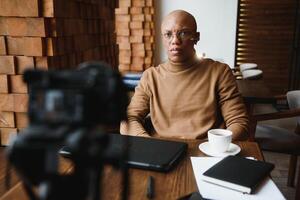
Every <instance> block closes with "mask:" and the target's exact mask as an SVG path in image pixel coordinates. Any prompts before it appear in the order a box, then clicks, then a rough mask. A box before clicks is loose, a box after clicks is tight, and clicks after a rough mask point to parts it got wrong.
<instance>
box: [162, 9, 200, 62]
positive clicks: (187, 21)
mask: <svg viewBox="0 0 300 200" xmlns="http://www.w3.org/2000/svg"><path fill="white" fill-rule="evenodd" d="M161 33H162V36H163V45H164V47H165V49H166V50H167V54H168V58H169V60H171V61H173V62H184V61H186V60H188V59H190V58H192V57H193V56H194V55H195V49H194V45H195V44H196V43H197V42H198V41H199V32H197V23H196V20H195V18H194V17H193V15H191V14H190V13H188V12H186V11H184V10H175V11H173V12H171V13H169V14H168V15H167V16H166V17H165V18H164V20H163V22H162V24H161Z"/></svg>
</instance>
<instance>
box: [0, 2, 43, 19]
mask: <svg viewBox="0 0 300 200" xmlns="http://www.w3.org/2000/svg"><path fill="white" fill-rule="evenodd" d="M0 15H1V16H18V17H38V16H39V0H1V1H0Z"/></svg>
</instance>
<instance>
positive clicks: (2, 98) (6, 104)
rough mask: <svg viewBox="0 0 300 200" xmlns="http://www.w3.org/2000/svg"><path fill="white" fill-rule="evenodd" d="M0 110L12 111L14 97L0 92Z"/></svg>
mask: <svg viewBox="0 0 300 200" xmlns="http://www.w3.org/2000/svg"><path fill="white" fill-rule="evenodd" d="M0 110H1V111H11V112H13V111H14V99H13V96H12V95H11V94H0Z"/></svg>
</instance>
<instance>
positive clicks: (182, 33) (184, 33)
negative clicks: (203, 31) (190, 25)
mask: <svg viewBox="0 0 300 200" xmlns="http://www.w3.org/2000/svg"><path fill="white" fill-rule="evenodd" d="M178 35H179V37H181V38H185V37H187V36H189V32H187V31H182V32H179V34H178Z"/></svg>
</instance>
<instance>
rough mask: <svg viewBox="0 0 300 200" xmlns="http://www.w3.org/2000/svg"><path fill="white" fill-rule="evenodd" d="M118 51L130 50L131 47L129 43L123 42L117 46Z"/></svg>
mask: <svg viewBox="0 0 300 200" xmlns="http://www.w3.org/2000/svg"><path fill="white" fill-rule="evenodd" d="M119 49H120V50H130V49H131V45H130V43H129V42H128V43H126V42H123V43H120V44H119Z"/></svg>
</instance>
